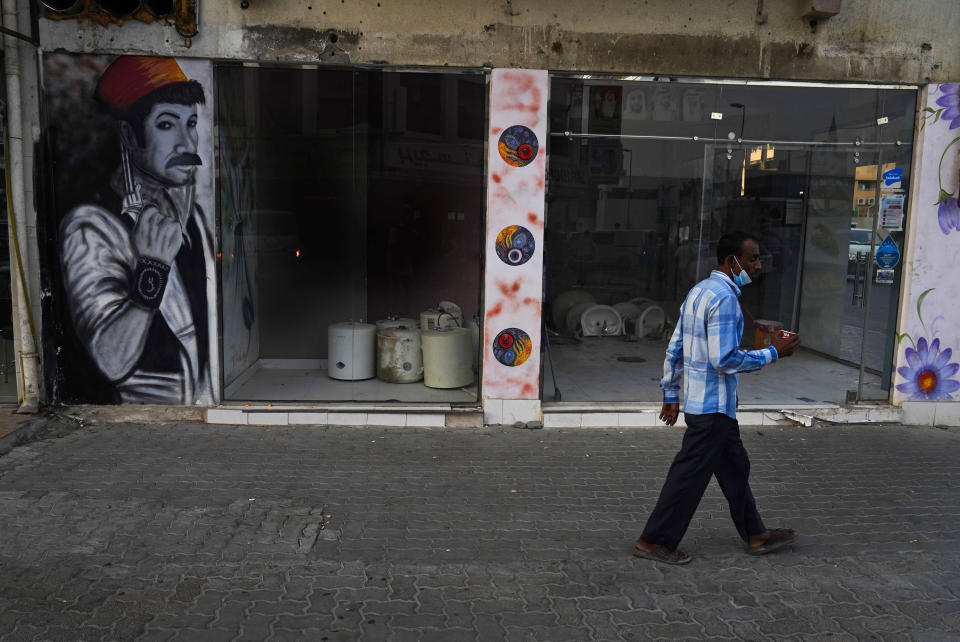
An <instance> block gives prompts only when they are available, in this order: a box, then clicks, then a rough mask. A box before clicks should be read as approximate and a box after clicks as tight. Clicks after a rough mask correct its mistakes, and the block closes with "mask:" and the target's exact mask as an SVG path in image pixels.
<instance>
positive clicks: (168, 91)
mask: <svg viewBox="0 0 960 642" xmlns="http://www.w3.org/2000/svg"><path fill="white" fill-rule="evenodd" d="M206 102H207V100H206V96H205V95H204V93H203V85H201V84H200V83H198V82H197V81H196V80H187V81H185V82H175V83H170V84H169V85H164V86H162V87H159V88H157V89H154V90H153V91H151V92H150V93H149V94H147V95H146V96H144V97H143V98H141V99H140V100H138V101H137V102H135V103H133V104H132V105H131V106H130V107H128V108H127V109H123V110H119V109H112V110H110V111H111V113H112V114H113V117H114V118H116V119H118V120H125V121H127V122H128V123H130V126H131V127H133V131H134V133H135V134H136V136H137V141H138V142H139V143H140V144H141V145H144V144H146V131H145V130H144V122H143V121H145V120H146V118H147V115H148V114H149V113H150V110H151V109H153V106H154V105H156V104H157V103H170V104H173V105H187V106H190V105H198V104H199V105H203V104H205V103H206Z"/></svg>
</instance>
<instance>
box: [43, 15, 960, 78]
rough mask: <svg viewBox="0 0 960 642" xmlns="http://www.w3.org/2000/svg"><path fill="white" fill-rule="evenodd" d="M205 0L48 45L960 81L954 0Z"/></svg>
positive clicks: (70, 27) (279, 57)
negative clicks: (192, 16) (181, 29)
mask: <svg viewBox="0 0 960 642" xmlns="http://www.w3.org/2000/svg"><path fill="white" fill-rule="evenodd" d="M247 4H248V8H246V9H242V8H241V1H240V0H215V1H206V2H201V3H200V5H201V16H200V34H199V35H198V36H197V37H196V38H194V39H193V40H192V41H190V42H185V41H184V39H183V38H181V37H180V36H178V35H177V33H176V31H175V30H174V29H173V28H172V26H163V25H160V24H152V25H147V24H144V23H140V22H136V21H128V22H127V23H126V24H123V25H116V24H111V25H106V26H103V25H100V24H97V23H94V22H90V21H78V20H76V19H68V20H48V19H42V20H41V39H42V42H43V47H44V49H47V50H50V49H58V48H65V49H68V50H71V51H101V52H121V51H124V52H157V53H163V54H168V55H174V56H203V57H215V58H230V59H242V60H268V61H286V62H300V63H316V62H321V61H324V62H337V61H341V62H351V63H364V64H391V65H437V66H442V65H450V66H468V67H477V66H482V65H490V66H495V67H527V68H532V69H551V70H579V71H595V72H623V73H632V74H672V75H692V76H720V77H746V78H782V79H805V80H832V81H840V80H852V81H872V82H907V83H930V82H943V81H948V80H949V79H951V78H954V79H955V78H957V77H960V55H958V54H957V52H958V51H960V3H958V2H957V1H956V0H913V1H911V2H902V1H899V0H870V1H867V0H846V1H845V2H844V3H843V5H842V8H841V11H840V13H839V14H838V15H836V16H834V17H832V18H829V19H826V20H821V21H819V22H818V23H817V24H816V26H815V28H814V27H812V26H811V25H810V24H809V21H808V20H806V19H804V18H803V17H802V15H801V14H802V9H801V6H802V5H803V4H804V3H803V2H802V0H775V1H774V0H728V1H725V2H718V1H712V0H711V1H708V0H643V1H641V0H594V1H593V2H582V1H575V0H553V1H552V2H542V0H497V1H494V2H490V3H479V2H475V1H474V0H448V1H441V0H418V1H413V0H404V1H399V0H380V2H377V1H376V0H362V1H358V0H339V1H338V0H269V1H268V0H248V2H247Z"/></svg>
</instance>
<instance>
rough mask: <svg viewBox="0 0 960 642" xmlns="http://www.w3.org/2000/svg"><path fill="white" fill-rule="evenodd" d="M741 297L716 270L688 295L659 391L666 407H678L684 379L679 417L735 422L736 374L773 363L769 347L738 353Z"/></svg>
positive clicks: (669, 351) (774, 356)
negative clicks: (712, 415)
mask: <svg viewBox="0 0 960 642" xmlns="http://www.w3.org/2000/svg"><path fill="white" fill-rule="evenodd" d="M739 296H740V288H738V287H737V285H736V284H735V283H734V282H733V281H732V280H731V279H730V277H728V276H727V275H726V274H724V273H723V272H719V271H717V270H713V271H712V272H711V273H710V277H709V278H707V279H704V280H703V281H701V282H700V283H697V284H696V285H695V286H693V288H692V289H691V290H690V292H688V293H687V298H686V299H685V300H684V302H683V306H682V308H681V311H680V321H679V322H678V323H677V328H676V329H675V330H674V331H673V337H672V338H671V339H670V345H669V346H667V358H666V359H665V360H664V362H663V379H661V380H660V387H661V388H662V389H663V401H664V403H679V402H680V375H681V373H682V374H683V406H682V408H681V409H682V410H683V412H685V413H690V414H694V415H705V414H710V413H714V412H722V413H723V414H725V415H727V416H729V417H731V418H733V419H736V418H737V383H738V382H739V381H740V375H739V373H741V372H752V371H754V370H759V369H760V368H762V367H763V366H765V365H767V364H768V363H772V362H774V361H776V360H777V351H776V349H775V348H774V347H773V346H770V347H769V348H764V349H763V350H741V349H740V340H741V339H742V338H743V314H742V313H741V312H740V301H739V300H738V297H739Z"/></svg>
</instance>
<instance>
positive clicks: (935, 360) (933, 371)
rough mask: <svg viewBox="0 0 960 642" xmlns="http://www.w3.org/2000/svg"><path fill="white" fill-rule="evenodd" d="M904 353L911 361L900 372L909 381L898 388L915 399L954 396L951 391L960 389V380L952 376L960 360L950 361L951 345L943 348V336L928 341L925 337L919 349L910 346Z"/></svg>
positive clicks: (925, 399) (924, 399) (927, 399)
mask: <svg viewBox="0 0 960 642" xmlns="http://www.w3.org/2000/svg"><path fill="white" fill-rule="evenodd" d="M904 356H905V357H906V360H907V365H906V366H902V367H900V368H897V373H898V374H899V375H900V376H901V377H903V378H904V379H906V381H905V382H904V383H898V384H897V390H899V391H900V392H902V393H904V394H905V395H909V396H910V398H911V399H913V400H914V401H933V400H935V399H952V396H951V393H954V392H956V391H957V390H960V381H957V380H956V379H951V378H950V377H952V376H953V375H955V374H956V373H957V370H960V364H957V363H950V357H951V356H953V350H952V349H951V348H946V349H945V350H944V351H943V352H941V351H940V339H934V340H933V342H932V343H930V344H929V345H927V340H926V339H925V338H923V337H921V338H920V340H919V341H917V349H916V350H914V349H913V348H907V349H906V351H905V353H904Z"/></svg>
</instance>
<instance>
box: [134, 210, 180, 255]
mask: <svg viewBox="0 0 960 642" xmlns="http://www.w3.org/2000/svg"><path fill="white" fill-rule="evenodd" d="M182 243H183V230H182V229H181V227H180V222H179V221H175V220H174V219H172V218H170V217H169V216H164V215H163V214H161V213H160V210H159V209H157V208H156V207H155V206H153V205H147V206H146V207H144V208H143V213H141V214H140V218H139V219H137V224H136V226H135V227H134V228H133V246H134V249H136V251H137V254H138V255H140V256H144V257H148V258H151V259H157V260H158V261H163V262H164V263H166V264H167V265H170V264H172V263H173V259H174V258H176V256H177V253H178V252H179V251H180V245H181V244H182Z"/></svg>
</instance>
